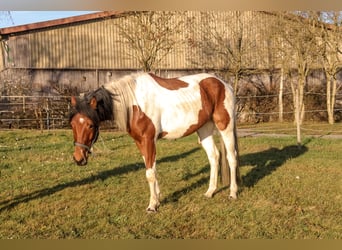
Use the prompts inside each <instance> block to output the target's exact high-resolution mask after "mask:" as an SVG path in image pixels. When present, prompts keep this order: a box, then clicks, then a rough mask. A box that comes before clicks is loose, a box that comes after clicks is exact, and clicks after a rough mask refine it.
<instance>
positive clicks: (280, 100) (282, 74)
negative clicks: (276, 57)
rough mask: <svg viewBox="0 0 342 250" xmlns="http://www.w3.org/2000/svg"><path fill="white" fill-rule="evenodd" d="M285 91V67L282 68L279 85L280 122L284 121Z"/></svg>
mask: <svg viewBox="0 0 342 250" xmlns="http://www.w3.org/2000/svg"><path fill="white" fill-rule="evenodd" d="M283 91H284V69H283V68H281V73H280V85H279V98H278V100H279V102H278V103H279V122H283V113H284V110H283Z"/></svg>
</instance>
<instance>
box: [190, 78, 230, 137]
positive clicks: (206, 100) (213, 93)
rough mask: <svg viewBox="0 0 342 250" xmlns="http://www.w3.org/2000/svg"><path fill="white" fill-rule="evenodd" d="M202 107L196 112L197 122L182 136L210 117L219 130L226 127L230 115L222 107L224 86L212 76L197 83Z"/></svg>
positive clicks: (193, 130) (198, 126)
mask: <svg viewBox="0 0 342 250" xmlns="http://www.w3.org/2000/svg"><path fill="white" fill-rule="evenodd" d="M199 85H200V94H201V102H202V109H201V110H200V111H199V113H198V122H197V124H193V125H191V126H190V127H189V128H188V129H187V131H186V132H185V133H184V136H187V135H190V134H192V133H193V132H195V131H197V130H198V129H199V128H200V127H202V126H203V125H204V124H205V123H206V122H208V121H209V120H210V119H213V121H214V122H215V124H216V126H217V128H218V129H219V130H224V129H226V128H227V126H228V124H229V122H230V116H229V114H228V112H227V110H226V108H225V107H224V99H225V86H224V84H223V83H222V82H220V81H219V80H218V79H216V78H214V77H209V78H206V79H203V80H202V81H200V83H199Z"/></svg>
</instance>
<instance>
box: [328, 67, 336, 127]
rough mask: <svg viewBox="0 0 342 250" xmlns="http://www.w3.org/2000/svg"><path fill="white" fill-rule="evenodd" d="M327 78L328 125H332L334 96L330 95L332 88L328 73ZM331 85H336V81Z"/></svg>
mask: <svg viewBox="0 0 342 250" xmlns="http://www.w3.org/2000/svg"><path fill="white" fill-rule="evenodd" d="M326 78H327V113H328V123H329V124H334V122H335V121H334V104H335V95H334V94H333V93H332V92H333V91H334V88H333V86H332V84H331V83H332V80H333V79H332V77H331V75H330V74H329V73H326ZM333 81H334V83H333V85H335V84H336V80H333ZM335 91H336V90H335Z"/></svg>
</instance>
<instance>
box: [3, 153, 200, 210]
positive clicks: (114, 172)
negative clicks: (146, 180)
mask: <svg viewBox="0 0 342 250" xmlns="http://www.w3.org/2000/svg"><path fill="white" fill-rule="evenodd" d="M199 149H200V148H199V147H196V148H193V149H191V150H189V151H187V152H184V153H182V154H179V155H172V156H166V157H164V158H161V159H159V160H158V161H157V162H158V163H162V162H172V161H177V160H178V159H180V158H183V157H187V156H188V155H191V154H193V153H195V152H196V151H198V150H199ZM143 168H144V164H143V162H137V163H133V164H128V165H123V166H120V167H116V168H114V169H111V170H106V171H102V172H99V173H98V174H95V175H91V176H89V177H87V178H84V179H81V180H75V181H71V182H67V183H62V184H57V185H55V186H53V187H48V188H44V189H40V190H37V191H33V192H31V193H29V194H25V195H18V196H16V197H14V198H13V199H9V200H5V201H0V212H2V211H4V210H8V209H11V208H14V207H16V206H18V205H19V204H21V203H27V202H29V201H31V200H35V199H40V198H43V197H45V196H49V195H52V194H55V193H57V192H60V191H62V190H64V189H66V188H73V187H78V186H82V185H87V184H91V183H93V182H96V181H104V180H106V179H108V178H110V177H112V176H118V175H123V174H127V173H129V172H135V171H138V170H141V169H143Z"/></svg>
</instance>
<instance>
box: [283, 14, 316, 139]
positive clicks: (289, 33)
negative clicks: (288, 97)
mask: <svg viewBox="0 0 342 250" xmlns="http://www.w3.org/2000/svg"><path fill="white" fill-rule="evenodd" d="M278 25H279V27H282V29H280V31H279V33H278V35H279V36H280V39H281V44H282V46H283V48H282V50H283V51H284V53H289V52H290V51H291V55H290V57H288V56H287V57H286V59H287V61H288V62H290V63H291V64H292V66H290V68H289V71H288V72H289V73H290V77H291V78H294V77H296V81H291V91H292V95H293V104H294V109H295V110H294V113H295V115H294V117H295V124H296V128H297V143H298V144H299V145H300V144H301V124H302V121H303V119H304V115H305V105H304V91H305V86H306V79H307V76H308V74H309V72H310V70H311V69H312V68H313V67H314V65H315V63H317V55H318V51H319V47H318V46H317V45H318V40H317V36H316V35H315V34H316V33H315V30H316V29H317V27H316V25H315V23H314V22H313V18H312V14H311V13H310V12H296V13H287V12H280V13H279V19H278ZM286 51H287V52H286ZM284 53H283V55H284ZM291 68H295V69H296V72H295V74H293V73H294V72H293V71H292V70H291Z"/></svg>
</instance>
